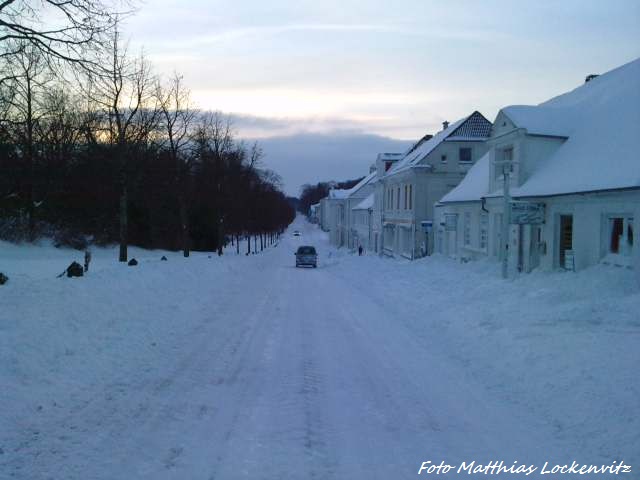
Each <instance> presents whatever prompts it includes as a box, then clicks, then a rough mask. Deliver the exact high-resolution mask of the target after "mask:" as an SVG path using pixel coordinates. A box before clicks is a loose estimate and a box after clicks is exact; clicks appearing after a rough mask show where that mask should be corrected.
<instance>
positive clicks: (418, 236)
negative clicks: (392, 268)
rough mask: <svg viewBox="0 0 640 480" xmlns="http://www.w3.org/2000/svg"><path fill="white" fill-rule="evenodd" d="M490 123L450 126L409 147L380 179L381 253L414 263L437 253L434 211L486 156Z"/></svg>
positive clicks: (473, 117)
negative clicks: (430, 229) (430, 230)
mask: <svg viewBox="0 0 640 480" xmlns="http://www.w3.org/2000/svg"><path fill="white" fill-rule="evenodd" d="M490 132H491V122H489V120H487V119H486V118H485V117H484V116H482V114H481V113H480V112H477V111H476V112H473V113H472V114H470V115H469V116H467V117H465V118H462V119H460V120H458V121H457V122H454V123H453V124H448V122H445V123H444V124H443V129H442V130H441V131H440V132H438V133H437V134H436V135H434V136H433V137H432V136H430V135H427V136H425V137H423V138H422V139H421V140H420V141H419V142H417V143H416V144H415V145H414V146H413V147H411V148H410V149H409V150H408V151H407V152H406V153H405V154H404V156H403V157H402V159H401V160H398V161H397V162H395V163H394V164H393V165H392V166H391V168H389V169H388V171H386V172H385V174H384V176H382V178H381V186H382V217H381V222H382V227H383V235H382V250H383V253H384V254H386V255H392V256H402V257H405V258H409V259H413V258H417V257H421V256H424V255H427V254H429V253H430V252H431V251H432V249H433V245H432V244H433V240H432V235H429V234H428V233H427V231H426V230H427V228H428V222H432V221H433V206H434V205H435V204H436V202H437V201H438V200H440V198H442V196H443V195H444V194H446V193H447V192H449V191H450V190H451V189H453V188H454V187H456V186H457V185H458V184H459V183H460V181H461V180H462V179H463V178H464V176H465V174H466V173H467V171H468V170H469V168H471V166H472V165H473V164H474V163H475V162H476V160H478V159H479V158H480V157H481V156H482V155H484V154H485V152H486V151H487V148H488V147H487V145H486V143H485V142H486V140H487V138H488V137H489V134H490Z"/></svg>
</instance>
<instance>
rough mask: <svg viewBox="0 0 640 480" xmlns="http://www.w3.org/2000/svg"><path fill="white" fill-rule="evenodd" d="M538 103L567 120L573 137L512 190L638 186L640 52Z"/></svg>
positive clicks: (523, 192) (536, 192)
mask: <svg viewBox="0 0 640 480" xmlns="http://www.w3.org/2000/svg"><path fill="white" fill-rule="evenodd" d="M539 108H540V109H541V111H544V112H548V115H549V120H550V121H551V120H553V119H554V118H557V119H558V120H555V123H557V124H564V125H566V126H567V131H566V133H567V134H568V135H567V136H568V137H569V138H568V139H567V140H566V141H565V142H564V143H563V144H562V146H561V147H560V148H559V149H558V150H557V151H556V152H555V153H554V154H552V155H551V156H549V158H547V159H546V160H545V161H543V162H541V163H540V165H539V167H538V168H537V169H536V170H535V171H534V172H533V173H532V175H531V176H530V177H529V179H528V180H527V181H526V182H525V183H524V184H523V185H522V186H520V187H519V188H516V189H514V191H513V195H517V196H544V195H556V194H566V193H574V192H587V191H596V190H610V189H620V188H633V187H640V154H639V153H638V138H640V58H639V59H636V60H634V61H632V62H630V63H627V64H626V65H623V66H621V67H618V68H616V69H614V70H611V71H610V72H607V73H605V74H603V75H600V76H599V77H596V78H594V79H593V80H591V81H589V82H588V83H585V84H583V85H582V86H580V87H578V88H576V89H575V90H573V91H571V92H569V93H565V94H564V95H560V96H558V97H555V98H552V99H551V100H549V101H547V102H545V103H543V104H541V105H540V107H539Z"/></svg>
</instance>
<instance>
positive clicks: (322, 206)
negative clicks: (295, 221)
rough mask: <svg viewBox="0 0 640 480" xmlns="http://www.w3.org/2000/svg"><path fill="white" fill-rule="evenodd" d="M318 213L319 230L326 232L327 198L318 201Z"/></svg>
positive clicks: (327, 227) (327, 229)
mask: <svg viewBox="0 0 640 480" xmlns="http://www.w3.org/2000/svg"><path fill="white" fill-rule="evenodd" d="M319 203H320V212H319V223H320V228H321V229H322V230H323V231H325V232H328V231H329V198H328V197H324V198H323V199H322V200H320V202H319Z"/></svg>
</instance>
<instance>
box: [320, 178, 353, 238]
mask: <svg viewBox="0 0 640 480" xmlns="http://www.w3.org/2000/svg"><path fill="white" fill-rule="evenodd" d="M349 191H350V190H349V189H344V190H339V189H331V190H329V195H328V196H327V197H326V206H327V213H326V215H327V231H328V232H329V241H330V242H331V244H332V245H334V246H336V247H342V246H344V245H345V244H346V242H347V229H348V227H347V213H346V203H347V202H346V198H347V195H348V194H349Z"/></svg>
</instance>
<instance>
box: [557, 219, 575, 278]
mask: <svg viewBox="0 0 640 480" xmlns="http://www.w3.org/2000/svg"><path fill="white" fill-rule="evenodd" d="M567 250H573V215H560V241H559V258H558V260H559V265H560V268H564V266H565V258H566V252H567Z"/></svg>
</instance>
